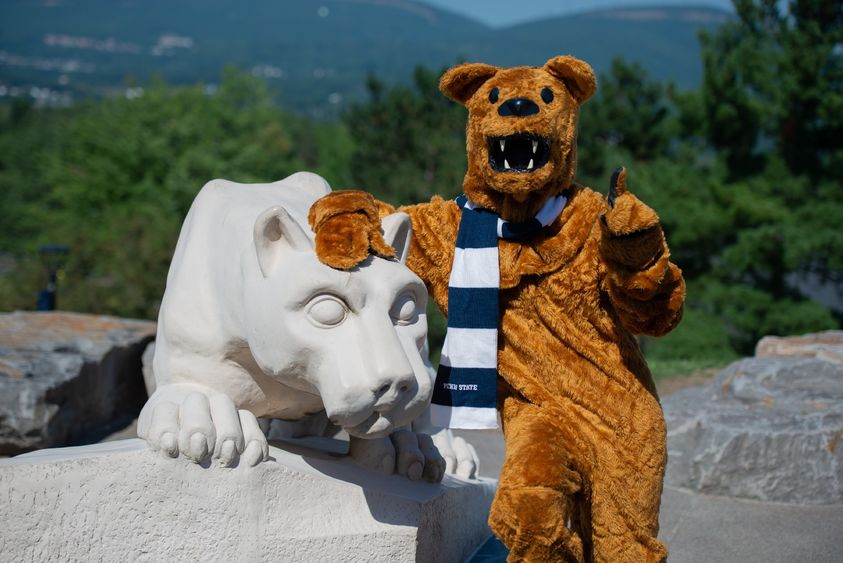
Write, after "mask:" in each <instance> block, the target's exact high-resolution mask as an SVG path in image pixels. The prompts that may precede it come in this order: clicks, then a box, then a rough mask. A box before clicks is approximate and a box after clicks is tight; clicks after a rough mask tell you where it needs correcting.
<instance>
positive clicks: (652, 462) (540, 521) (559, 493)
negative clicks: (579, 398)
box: [489, 395, 667, 563]
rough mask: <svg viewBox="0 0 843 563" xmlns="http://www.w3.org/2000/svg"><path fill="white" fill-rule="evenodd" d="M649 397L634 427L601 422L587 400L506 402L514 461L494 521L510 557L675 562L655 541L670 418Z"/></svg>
mask: <svg viewBox="0 0 843 563" xmlns="http://www.w3.org/2000/svg"><path fill="white" fill-rule="evenodd" d="M649 399H652V398H651V397H648V398H646V399H644V400H642V401H639V402H638V403H637V405H638V407H639V408H637V409H635V411H636V412H632V413H629V414H630V415H631V417H632V418H633V419H634V420H635V422H636V425H635V426H634V427H635V430H634V431H630V430H631V428H629V427H627V426H626V425H624V427H623V428H625V431H624V430H621V431H619V432H613V431H612V430H611V429H609V428H607V427H606V426H605V425H603V424H599V423H598V424H599V426H595V425H593V424H592V423H594V422H597V419H596V417H595V416H594V414H593V413H590V412H588V411H587V410H585V409H583V408H582V407H580V406H578V405H574V404H568V405H566V406H565V407H564V408H559V407H555V408H552V409H549V408H540V407H538V406H536V405H533V404H530V403H527V402H526V401H525V400H524V399H523V398H521V397H519V396H517V395H514V396H509V397H507V398H506V399H504V400H503V402H502V404H501V415H502V419H503V429H504V435H505V439H506V460H505V461H504V465H503V468H502V469H501V477H500V482H499V486H498V492H497V494H496V495H495V500H494V502H493V504H492V510H491V514H490V517H489V525H490V526H491V528H492V531H493V532H495V534H496V535H497V536H498V537H499V538H501V540H502V541H503V543H504V544H505V545H506V546H507V547H508V548H509V550H510V555H509V559H508V561H509V562H510V563H513V562H516V561H519V562H520V561H524V562H530V563H543V562H551V561H552V562H561V561H564V562H591V561H597V562H601V563H623V562H636V563H637V562H652V563H658V562H663V561H665V560H666V558H667V549H666V548H665V547H664V545H662V544H661V543H660V542H659V541H658V540H656V535H657V534H658V513H659V503H660V498H661V491H662V478H663V474H664V462H665V457H664V449H665V448H664V438H665V435H664V420H663V418H662V416H661V409H660V408H659V406H658V403H657V402H656V401H655V399H652V404H648V403H650V400H649Z"/></svg>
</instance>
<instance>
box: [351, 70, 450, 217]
mask: <svg viewBox="0 0 843 563" xmlns="http://www.w3.org/2000/svg"><path fill="white" fill-rule="evenodd" d="M438 84H439V73H435V72H433V71H431V70H429V69H426V68H423V67H418V68H416V70H415V72H414V74H413V85H412V86H411V87H410V86H404V85H397V86H393V87H391V88H386V86H385V85H384V84H383V83H382V82H380V81H379V80H378V79H376V78H374V77H370V79H369V82H368V90H369V99H368V101H366V102H364V103H361V104H358V105H356V106H354V107H353V108H352V109H351V110H350V111H349V112H348V113H347V114H346V115H345V116H344V118H343V120H344V122H345V124H346V126H347V127H348V130H349V131H350V133H351V135H352V137H353V138H354V140H355V144H356V147H355V150H354V156H353V162H352V177H353V180H354V182H355V184H356V185H357V186H358V187H359V188H361V189H365V190H367V191H370V192H372V193H373V194H375V195H376V196H377V197H379V198H381V199H383V200H385V201H388V202H390V203H393V204H396V205H399V204H408V203H415V202H419V201H425V200H428V199H430V197H431V195H433V194H440V195H442V196H456V195H457V194H459V193H460V192H461V190H462V180H463V175H464V174H465V170H466V157H465V125H466V111H465V108H463V107H462V106H460V105H459V104H456V103H454V102H451V101H450V100H448V99H447V98H446V97H445V96H444V95H442V93H441V92H439V87H438Z"/></svg>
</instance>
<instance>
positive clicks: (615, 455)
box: [311, 56, 685, 563]
mask: <svg viewBox="0 0 843 563" xmlns="http://www.w3.org/2000/svg"><path fill="white" fill-rule="evenodd" d="M440 89H441V90H442V92H444V93H445V94H446V95H447V96H448V97H450V98H452V99H453V100H456V101H457V102H460V103H462V104H464V105H465V106H466V107H467V108H468V110H469V119H468V128H467V149H468V172H467V173H466V175H465V182H464V185H463V188H464V192H465V195H466V196H467V197H468V198H469V199H470V200H471V201H472V202H474V203H476V204H478V205H480V206H482V207H484V208H486V209H488V210H491V211H493V212H495V213H497V214H498V215H499V216H500V217H501V218H503V219H505V220H508V221H514V222H523V221H526V220H528V219H530V218H532V217H533V216H534V215H535V214H536V212H537V211H538V210H539V209H540V208H541V207H542V205H543V204H544V202H545V201H546V200H547V199H548V198H549V197H551V196H554V195H556V194H560V193H564V194H566V195H567V197H568V203H567V206H566V207H565V208H564V210H563V211H562V213H561V215H560V216H559V217H558V218H557V219H556V220H555V221H554V222H553V223H551V224H550V225H549V226H547V227H545V228H544V229H542V231H541V232H539V233H537V234H534V235H531V236H530V237H529V238H527V239H526V240H521V241H517V242H513V241H506V240H501V241H500V242H499V243H498V250H499V265H500V324H499V340H498V370H499V374H500V377H499V378H498V385H497V406H498V409H499V411H500V414H501V419H502V424H503V430H504V436H505V440H506V461H505V463H504V466H503V469H502V472H501V476H500V485H499V488H498V491H497V495H496V497H495V500H494V503H493V505H492V511H491V515H490V519H489V522H490V525H491V527H492V530H493V531H494V532H495V534H497V535H498V536H499V537H500V538H501V539H502V540H503V542H504V543H505V544H506V545H507V547H508V548H509V549H510V558H509V560H510V561H606V562H612V563H617V562H623V561H663V560H665V559H666V557H667V550H666V549H665V547H664V546H663V545H662V544H661V543H660V542H658V541H657V540H656V535H657V533H658V514H659V503H660V497H661V492H662V479H663V475H664V468H665V463H666V451H665V425H664V418H663V415H662V411H661V407H660V405H659V400H658V397H657V395H656V389H655V386H654V384H653V380H652V377H651V375H650V372H649V369H648V368H647V365H646V363H645V361H644V358H643V357H642V355H641V352H640V350H639V347H638V344H637V342H636V340H635V338H634V336H633V335H634V334H648V335H662V334H665V333H666V332H668V331H669V330H671V329H672V328H673V327H674V326H676V324H677V323H678V322H679V320H680V318H681V316H682V306H683V301H684V295H685V285H684V281H683V279H682V274H681V271H680V269H679V268H678V267H676V266H675V265H674V264H673V263H671V262H670V260H669V251H668V248H667V245H666V243H665V239H664V235H663V233H662V229H661V227H660V225H659V221H658V217H657V216H656V214H655V213H654V212H653V210H652V209H650V208H649V207H648V206H646V205H645V204H644V203H642V202H641V201H640V200H638V199H637V198H636V197H635V196H634V195H632V193H630V192H628V191H627V190H626V183H625V172H624V171H620V172H619V174H617V175H616V177H615V178H614V179H613V181H612V186H611V189H610V193H609V197H608V199H604V198H603V197H602V196H600V195H599V194H598V193H596V192H594V191H592V190H591V189H589V188H586V187H583V186H580V185H578V184H576V183H574V182H573V179H574V174H575V171H576V127H577V117H578V114H579V106H580V105H581V104H582V103H583V102H585V101H586V100H587V99H588V98H589V97H591V95H592V94H593V93H594V91H595V89H596V80H595V77H594V73H593V71H592V69H591V67H589V66H588V65H587V64H586V63H584V62H582V61H580V60H577V59H575V58H573V57H568V56H563V57H556V58H553V59H551V60H549V61H548V62H547V63H546V64H545V65H544V66H543V67H541V68H536V67H515V68H508V69H501V68H497V67H494V66H489V65H485V64H463V65H459V66H456V67H454V68H452V69H450V70H449V71H447V72H446V73H445V74H444V76H443V77H442V79H441V82H440ZM501 140H505V141H506V142H507V144H506V147H510V148H505V147H504V146H501V148H500V149H498V148H497V147H498V146H500V141H501ZM533 140H538V141H539V145H538V146H536V144H532V141H533ZM526 143H531V144H532V152H533V153H534V154H535V155H536V158H535V160H531V162H530V163H527V162H525V161H526V157H525V156H524V155H523V152H524V150H525V148H524V147H525V146H529V145H527V144H526ZM519 151H520V154H519ZM502 161H503V162H502ZM376 205H379V206H380V210H381V213H384V212H386V211H389V210H391V209H390V208H388V206H386V205H384V204H376V203H375V202H374V201H373V200H372V199H371V197H370V196H368V194H365V193H364V192H346V193H345V195H342V193H341V192H340V194H333V195H329V196H327V197H326V198H325V199H323V200H321V201H320V202H317V204H316V205H315V207H314V209H313V211H312V214H311V217H312V219H313V220H314V225H315V224H316V223H319V224H324V223H327V222H330V223H334V227H333V228H334V229H335V228H336V227H341V226H342V224H343V223H345V224H346V227H347V230H349V231H354V232H356V233H357V235H356V238H355V239H354V242H353V243H352V244H351V245H348V244H347V243H343V244H338V241H344V240H350V239H348V238H347V237H338V238H337V237H332V238H330V239H329V238H325V239H323V240H320V239H321V237H319V236H318V229H316V230H317V253H318V254H319V255H320V258H321V259H322V260H323V262H325V263H327V264H329V265H334V267H340V268H349V267H353V266H354V264H356V263H357V262H359V261H360V260H362V259H365V257H366V256H367V255H368V252H369V248H370V245H371V247H372V248H373V249H374V250H375V251H377V252H379V253H383V252H382V250H379V248H380V246H382V245H381V244H380V237H379V233H378V227H377V225H376V224H375V223H373V222H372V221H371V220H370V219H371V217H372V216H373V215H374V209H377V207H376ZM402 210H403V211H405V212H406V213H408V214H409V215H410V217H411V218H412V223H413V229H414V232H415V237H414V238H413V243H412V245H411V248H410V255H409V258H408V260H407V264H408V265H409V267H410V268H412V269H413V271H415V272H416V274H418V275H419V276H420V277H421V278H422V279H423V280H424V281H425V283H426V284H427V286H428V289H429V291H430V293H431V294H432V296H433V297H434V299H435V300H436V302H437V303H438V304H439V306H440V307H441V308H442V310H443V311H445V312H446V313H447V311H448V280H449V275H450V270H451V264H452V261H453V256H454V245H455V239H456V236H457V229H458V226H459V224H460V216H461V209H460V208H459V207H458V206H457V204H456V203H455V202H453V201H445V200H443V199H441V198H439V197H434V198H433V199H432V200H431V201H430V203H424V204H419V205H413V206H409V207H404V208H402ZM332 230H333V229H332ZM340 230H342V229H340ZM328 231H329V230H326V233H327V232H328ZM350 257H355V258H354V259H351V260H350Z"/></svg>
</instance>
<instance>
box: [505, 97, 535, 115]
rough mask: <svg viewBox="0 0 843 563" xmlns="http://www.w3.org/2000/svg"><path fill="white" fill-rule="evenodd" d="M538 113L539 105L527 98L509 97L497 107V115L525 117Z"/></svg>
mask: <svg viewBox="0 0 843 563" xmlns="http://www.w3.org/2000/svg"><path fill="white" fill-rule="evenodd" d="M536 113H539V106H537V105H536V103H535V102H533V101H532V100H529V99H527V98H511V99H509V100H507V101H505V102H504V103H502V104H501V105H500V107H498V115H501V116H503V117H507V116H511V117H525V116H527V115H533V114H536Z"/></svg>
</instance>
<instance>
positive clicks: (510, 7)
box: [421, 0, 732, 27]
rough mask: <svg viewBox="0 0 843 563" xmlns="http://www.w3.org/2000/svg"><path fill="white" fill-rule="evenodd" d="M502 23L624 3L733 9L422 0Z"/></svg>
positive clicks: (714, 2)
mask: <svg viewBox="0 0 843 563" xmlns="http://www.w3.org/2000/svg"><path fill="white" fill-rule="evenodd" d="M421 1H422V2H425V3H427V4H432V5H434V6H438V7H440V8H444V9H446V10H450V11H452V12H456V13H459V14H463V15H466V16H469V17H471V18H473V19H476V20H479V21H481V22H483V23H485V24H487V25H491V26H495V27H501V26H506V25H512V24H516V23H521V22H525V21H530V20H537V19H541V18H544V17H548V16H559V15H564V14H573V13H577V12H587V11H591V10H599V9H602V8H617V7H627V6H706V7H711V8H720V9H723V10H729V11H732V2H731V0H690V1H689V0H531V1H528V0H421Z"/></svg>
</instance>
